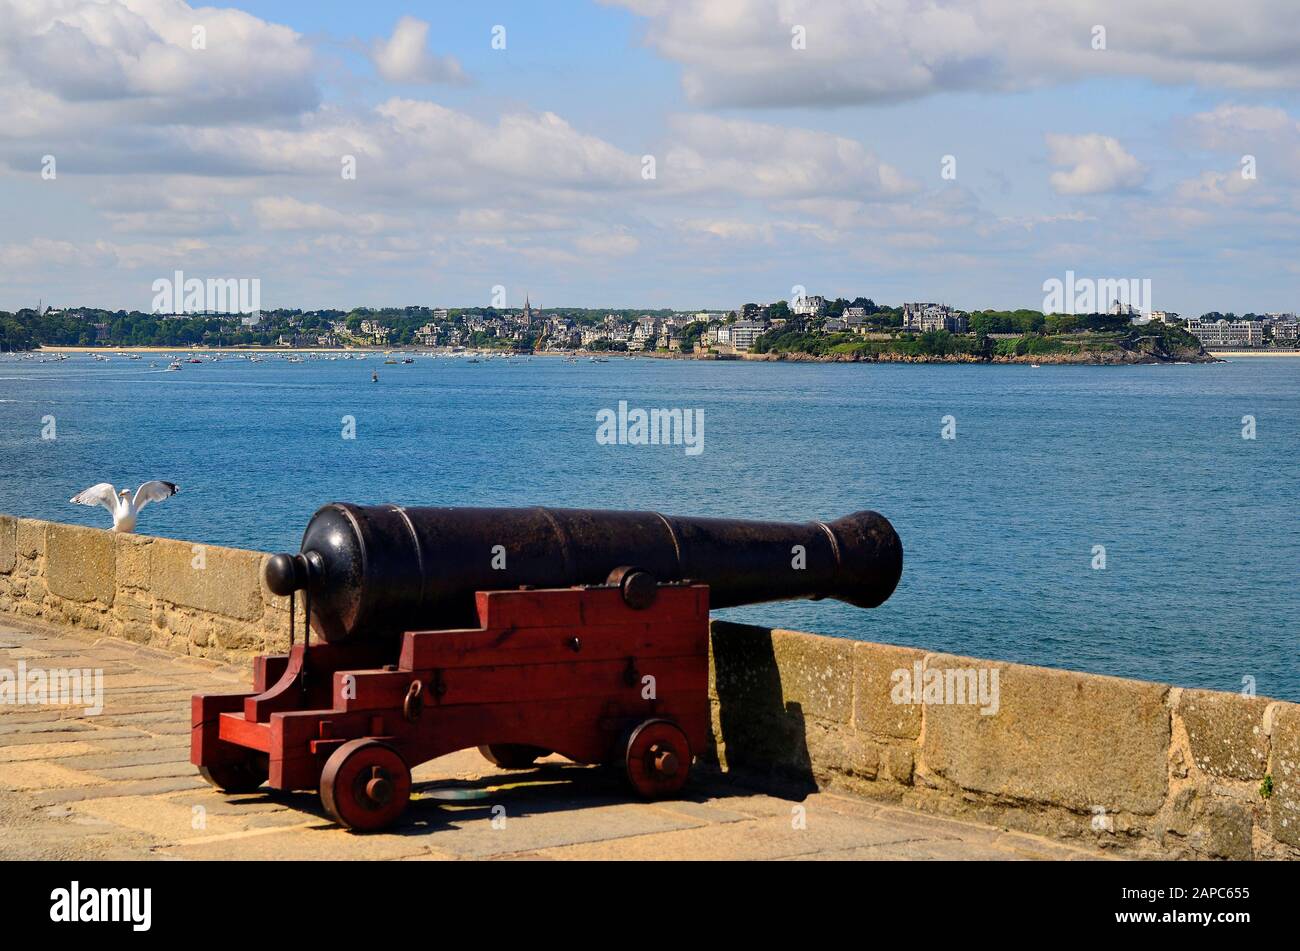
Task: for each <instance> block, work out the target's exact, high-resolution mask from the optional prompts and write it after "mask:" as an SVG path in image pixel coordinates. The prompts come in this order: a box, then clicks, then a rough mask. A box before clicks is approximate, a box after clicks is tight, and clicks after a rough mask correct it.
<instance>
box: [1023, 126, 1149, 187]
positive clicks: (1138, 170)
mask: <svg viewBox="0 0 1300 951" xmlns="http://www.w3.org/2000/svg"><path fill="white" fill-rule="evenodd" d="M1046 138H1047V150H1048V158H1049V159H1050V161H1051V163H1052V164H1053V165H1066V166H1070V168H1069V169H1067V170H1066V171H1063V172H1053V173H1052V175H1051V179H1050V181H1051V183H1052V188H1054V189H1055V190H1056V192H1057V193H1058V194H1061V195H1097V194H1102V193H1105V192H1116V191H1130V190H1132V189H1135V188H1139V187H1141V185H1142V183H1143V182H1144V181H1146V177H1147V169H1146V166H1144V165H1143V164H1142V163H1141V162H1139V161H1138V160H1137V159H1136V158H1135V157H1133V156H1132V155H1131V154H1129V153H1128V152H1127V151H1125V150H1124V146H1122V145H1120V144H1119V141H1118V140H1117V139H1114V138H1112V137H1111V136H1108V135H1099V134H1097V133H1095V132H1094V133H1090V134H1087V135H1060V134H1055V133H1050V132H1049V133H1048V134H1047V136H1046Z"/></svg>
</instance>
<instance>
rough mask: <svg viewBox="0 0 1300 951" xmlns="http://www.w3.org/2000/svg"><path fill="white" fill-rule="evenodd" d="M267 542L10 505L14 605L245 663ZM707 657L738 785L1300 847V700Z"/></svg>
mask: <svg viewBox="0 0 1300 951" xmlns="http://www.w3.org/2000/svg"><path fill="white" fill-rule="evenodd" d="M266 557H267V556H266V555H265V554H262V553H260V552H253V551H241V550H237V549H230V548H218V547H215V546H210V545H200V544H195V543H191V542H182V541H174V540H170V539H164V538H150V537H147V536H143V535H117V534H114V533H112V532H107V531H102V530H100V529H93V528H83V527H80V526H74V525H62V524H58V523H53V522H41V521H35V520H32V519H16V518H12V517H9V516H0V613H7V614H12V615H17V616H19V617H26V618H33V619H39V620H43V621H46V622H50V623H54V624H60V625H67V626H69V627H71V628H75V629H80V630H83V631H87V632H93V633H97V634H99V635H103V636H112V637H119V638H123V639H125V640H129V641H134V642H137V643H141V644H148V645H152V646H154V647H160V648H164V649H166V650H169V651H173V652H175V653H178V654H186V655H190V656H195V657H203V658H208V659H210V660H213V661H218V662H227V663H238V664H243V663H245V662H247V661H248V659H249V658H250V657H251V656H252V655H253V654H256V653H261V652H263V651H265V650H267V649H271V650H277V651H282V650H284V649H285V647H286V645H287V643H288V623H289V619H288V601H287V599H284V598H276V597H273V596H271V595H270V594H269V593H268V592H266V591H265V590H264V588H263V587H262V584H261V566H262V563H263V560H264V559H265V558H266ZM710 670H711V673H710V684H709V692H710V700H711V704H712V708H713V734H714V739H715V747H714V749H713V750H710V751H708V753H709V754H710V756H711V757H712V758H713V759H714V760H715V761H716V763H717V765H718V767H719V768H720V769H722V770H723V771H725V772H727V773H730V774H732V775H733V776H734V777H735V778H736V779H737V780H739V781H741V782H753V783H758V784H762V785H764V786H766V787H769V788H771V787H775V786H780V787H787V788H790V789H791V790H793V791H795V792H798V790H799V789H800V788H802V789H812V788H813V787H817V788H831V789H837V790H841V791H844V792H849V793H853V794H856V795H861V796H866V797H869V798H873V799H880V800H886V801H890V802H895V803H898V804H901V805H904V806H908V807H911V808H916V809H920V810H924V811H928V812H934V813H940V814H946V815H954V816H960V817H963V818H968V819H977V820H981V821H984V822H987V823H990V824H992V825H997V826H1003V827H1006V828H1011V829H1018V830H1022V831H1026V832H1032V833H1038V834H1043V835H1049V836H1053V837H1055V838H1061V839H1068V840H1072V841H1077V842H1081V843H1088V844H1094V845H1099V846H1101V847H1103V848H1109V849H1114V850H1115V851H1116V852H1117V853H1120V854H1128V855H1135V856H1148V855H1149V856H1153V857H1157V856H1160V857H1185V858H1236V859H1246V858H1300V705H1297V704H1294V703H1286V702H1279V701H1271V700H1267V699H1265V698H1260V697H1245V696H1239V695H1237V694H1228V693H1217V692H1214V691H1206V690H1191V689H1184V688H1179V687H1170V686H1167V685H1164V684H1154V683H1145V682H1142V681H1136V680H1123V679H1119V678H1115V677H1102V676H1097V675H1093V674H1085V673H1074V672H1069V671H1061V670H1050V669H1046V668H1042V667H1029V666H1025V665H1021V664H1008V663H1001V662H998V661H989V660H977V659H973V658H966V657H954V656H950V655H945V654H934V653H927V652H926V651H923V650H915V649H912V648H905V647H893V646H888V645H884V644H873V643H866V642H861V641H852V640H847V639H843V638H834V637H823V636H819V635H815V634H803V633H798V632H794V631H783V630H769V629H767V628H762V627H751V626H747V625H738V624H731V623H727V622H723V621H715V622H714V623H713V638H712V657H711V667H710ZM995 671H996V675H997V676H996V686H997V690H996V702H995V703H993V702H985V703H981V702H980V701H981V697H980V696H979V691H978V684H977V682H978V678H979V676H980V673H981V672H982V674H983V676H984V678H985V681H984V685H985V687H986V688H989V690H991V688H992V685H993V682H994V681H993V672H995ZM918 672H919V674H920V681H921V684H922V690H921V692H920V695H919V697H912V696H911V695H909V694H908V693H906V692H904V691H902V685H903V683H904V682H906V681H908V680H910V679H915V678H916V675H917V674H918ZM954 672H955V673H954ZM967 677H969V679H963V678H967ZM927 683H930V684H931V685H933V684H935V683H938V684H939V685H940V686H941V687H942V688H943V689H940V690H938V692H937V693H935V694H934V695H928V694H927V693H926V690H925V686H926V684H927ZM964 683H965V684H967V685H968V686H970V687H972V688H975V689H973V690H972V691H971V692H970V693H968V694H967V695H964V696H963V695H962V694H961V693H960V691H956V692H954V689H950V688H958V687H961V686H962V684H964ZM982 699H983V700H986V701H988V700H992V699H993V696H992V694H989V695H988V696H985V697H984V698H982ZM913 700H916V701H917V702H911V701H913ZM972 700H973V701H975V702H970V701H972ZM954 701H955V702H954ZM963 701H964V702H963ZM982 711H987V712H982Z"/></svg>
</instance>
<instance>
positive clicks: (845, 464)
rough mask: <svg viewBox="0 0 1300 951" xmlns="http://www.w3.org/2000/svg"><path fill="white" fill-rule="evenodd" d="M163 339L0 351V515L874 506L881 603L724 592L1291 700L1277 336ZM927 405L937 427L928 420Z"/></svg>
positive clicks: (1294, 689) (281, 542)
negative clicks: (694, 442)
mask: <svg viewBox="0 0 1300 951" xmlns="http://www.w3.org/2000/svg"><path fill="white" fill-rule="evenodd" d="M151 361H152V362H156V363H157V364H158V366H157V368H150V362H151ZM166 366H167V360H166V359H165V358H163V357H150V356H145V357H144V359H142V360H136V361H128V360H127V359H126V358H125V357H119V356H113V357H112V358H111V359H110V360H109V361H108V362H97V361H95V360H93V359H92V358H91V357H90V356H88V355H85V354H78V355H75V356H73V357H72V358H71V359H69V360H66V361H63V362H60V363H41V362H37V361H36V360H30V359H28V360H20V359H18V358H15V357H9V356H6V357H2V358H0V512H7V513H12V514H17V515H21V516H29V517H35V518H44V519H54V520H59V521H65V522H80V523H83V524H87V525H106V524H108V513H107V512H105V511H103V510H102V509H89V508H84V507H81V506H76V505H71V504H69V503H68V501H67V500H68V499H69V498H70V497H71V496H72V495H74V494H75V493H76V492H78V491H80V490H81V489H83V488H85V487H87V486H89V485H91V484H93V483H96V482H100V481H111V482H114V483H116V484H117V485H118V487H119V488H121V487H123V486H128V485H129V486H131V487H134V486H135V485H136V484H137V483H139V482H140V481H143V480H145V479H151V478H161V479H168V480H171V481H174V482H177V483H179V484H180V485H181V486H182V492H181V494H180V495H179V496H177V497H176V498H174V499H171V500H168V501H167V502H164V503H161V504H158V505H154V506H151V507H150V508H148V509H146V510H145V512H144V513H143V514H142V516H141V519H140V525H139V530H140V531H142V532H147V533H151V534H157V535H164V536H171V537H177V538H187V539H195V540H200V541H204V542H208V543H212V544H221V545H230V546H237V547H244V548H254V549H260V550H268V551H274V550H284V549H295V550H296V548H297V546H298V542H299V539H300V537H301V533H302V529H303V527H304V526H305V524H306V522H307V520H308V519H309V518H310V516H311V514H312V512H313V511H314V510H315V509H316V508H317V507H318V506H320V505H321V504H322V503H325V502H329V501H333V500H346V501H355V502H398V503H408V504H436V505H502V506H518V505H555V506H581V507H595V508H631V509H657V510H660V511H663V512H668V513H672V514H679V515H715V516H729V517H741V518H777V519H806V518H831V517H835V516H839V515H843V514H846V513H848V512H851V511H855V510H857V509H863V508H873V509H876V510H878V511H880V512H882V513H884V514H885V515H886V516H888V517H889V518H890V520H891V521H892V522H893V524H894V526H895V527H896V528H897V530H898V532H899V534H900V535H901V537H902V539H903V544H904V548H905V551H906V559H905V566H904V572H903V580H902V582H901V584H900V585H899V588H898V591H897V592H896V593H895V595H894V596H893V598H892V599H891V600H890V601H889V602H887V603H886V604H885V605H884V606H883V607H881V608H879V609H877V610H874V611H862V610H859V609H856V608H851V607H848V606H846V605H842V604H838V603H834V602H829V601H824V602H819V603H812V602H796V603H786V604H773V605H764V606H759V607H753V608H745V609H738V610H734V611H729V612H724V613H725V614H726V616H729V617H733V618H737V619H742V620H749V621H754V622H758V623H764V624H769V625H773V626H782V627H790V628H796V629H802V630H809V631H818V632H822V633H827V634H834V635H839V636H842V637H849V638H859V639H864V640H871V641H881V642H886V643H893V644H903V645H909V646H914V647H923V648H927V649H931V650H940V651H950V652H955V653H960V654H966V655H970V656H975V657H984V658H996V659H1003V660H1012V661H1021V662H1026V663H1032V664H1042V665H1047V666H1052V667H1062V668H1069V669H1075V670H1087V671H1093V672H1099V673H1108V674H1115V675H1119V676H1125V677H1139V678H1143V679H1149V680H1158V681H1164V682H1170V683H1174V684H1179V685H1184V686H1196V687H1208V688H1214V689H1219V690H1233V691H1238V690H1241V689H1242V688H1243V684H1245V683H1247V682H1248V681H1247V680H1246V678H1253V682H1254V685H1255V689H1256V690H1257V691H1258V693H1259V694H1260V695H1265V696H1273V697H1280V698H1286V699H1291V700H1300V575H1298V573H1297V568H1298V566H1300V534H1298V533H1297V527H1298V519H1297V515H1298V513H1300V465H1297V463H1298V462H1300V359H1286V358H1278V359H1266V358H1253V359H1240V360H1236V361H1232V362H1228V363H1224V364H1218V365H1208V366H1181V365H1180V366H1141V367H1078V366H1064V367H1053V366H1044V367H1042V368H1041V369H1034V368H1031V367H1028V366H1023V365H1021V366H968V365H939V366H936V365H915V366H909V365H892V364H886V365H875V364H834V365H821V364H754V363H739V362H722V363H718V362H695V361H666V360H654V359H645V358H642V359H637V360H624V359H621V358H614V359H611V360H610V361H609V362H608V363H591V362H589V361H586V360H583V361H581V362H579V363H576V364H573V363H567V362H565V361H564V360H561V359H558V358H543V357H534V358H531V359H522V358H516V359H512V360H510V361H509V362H506V361H504V360H500V359H494V360H489V361H485V362H482V363H470V362H468V361H467V360H463V359H449V358H433V357H429V356H424V355H421V356H418V357H417V358H416V362H415V363H413V364H410V365H396V366H394V365H384V364H383V360H382V358H381V357H378V356H375V355H372V356H371V357H370V358H369V359H367V360H365V361H358V360H343V359H336V360H326V359H304V361H303V362H301V363H291V362H288V361H286V360H284V359H282V358H281V357H280V356H278V355H268V356H267V357H266V358H265V359H264V361H263V362H261V363H251V362H249V361H247V360H245V359H241V358H237V357H232V356H226V357H223V358H222V359H221V360H220V362H216V363H210V362H209V363H203V364H190V365H186V366H185V367H184V369H183V370H181V371H179V372H172V373H168V372H165V368H166ZM372 371H377V372H378V374H379V382H377V383H372V382H371V373H372ZM623 400H625V401H627V403H628V405H629V407H631V408H636V407H643V408H647V409H649V408H652V407H679V408H683V409H688V410H694V409H701V410H703V418H704V442H703V447H704V449H703V452H702V453H700V454H699V455H688V454H687V453H686V452H685V451H684V448H685V447H683V446H629V445H601V444H598V442H597V440H596V438H595V434H596V428H597V424H596V417H597V413H598V412H599V411H600V410H602V409H616V408H617V406H618V404H619V401H623ZM48 416H52V417H53V418H54V425H55V427H56V435H57V438H55V439H53V440H43V439H42V438H41V434H42V428H43V418H44V417H48ZM946 416H951V417H953V418H954V421H955V422H954V425H955V435H956V438H955V439H943V438H941V430H942V429H943V428H944V422H943V418H944V417H946ZM1245 416H1251V417H1253V418H1254V421H1255V427H1256V431H1255V438H1254V439H1243V438H1242V432H1243V417H1245ZM344 417H351V418H352V419H353V420H354V421H355V435H356V438H355V439H344V438H342V436H343V432H344V429H345V426H346V421H345V419H344ZM1095 546H1104V549H1105V567H1104V569H1097V568H1094V567H1093V566H1094V564H1096V563H1097V562H1098V558H1097V554H1096V552H1097V551H1098V550H1097V549H1096V547H1095Z"/></svg>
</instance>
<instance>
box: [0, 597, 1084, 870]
mask: <svg viewBox="0 0 1300 951" xmlns="http://www.w3.org/2000/svg"><path fill="white" fill-rule="evenodd" d="M97 637H98V636H97V635H96V636H94V637H92V636H89V635H88V636H86V637H82V636H80V635H79V634H78V633H77V632H74V631H70V630H68V629H62V628H53V627H50V626H46V625H39V624H36V623H31V622H27V621H20V620H17V619H12V618H11V617H9V616H0V668H5V669H11V670H13V669H16V667H17V664H18V661H19V660H23V661H26V662H27V663H28V664H29V666H30V665H32V664H34V663H38V662H39V663H44V664H48V665H49V666H51V667H53V666H59V667H76V668H90V669H95V670H103V671H105V676H104V704H105V706H104V710H103V712H102V713H100V714H99V715H96V716H87V715H86V714H85V713H84V709H83V708H82V707H81V706H75V707H57V706H40V707H33V706H12V705H6V706H0V858H42V859H154V860H159V859H168V860H175V859H182V860H184V859H219V860H264V859H398V860H439V861H440V860H456V859H520V860H528V859H533V860H574V859H620V860H626V859H739V858H744V859H791V860H802V859H824V860H855V859H856V860H862V859H868V860H879V859H898V860H941V859H1007V860H1015V859H1078V858H1089V859H1091V858H1107V857H1108V856H1106V855H1104V854H1103V853H1101V852H1100V851H1098V850H1089V849H1085V848H1079V847H1074V846H1071V845H1067V844H1062V843H1059V842H1053V841H1050V840H1047V839H1041V838H1038V837H1035V836H1029V835H1024V834H1021V833H1014V832H1007V831H1005V830H1002V829H997V828H994V827H991V826H985V825H980V824H977V823H968V822H962V821H960V820H956V819H950V818H943V817H938V816H931V815H927V814H924V813H920V812H913V811H911V810H908V809H905V808H901V807H898V806H892V805H886V804H883V803H877V802H871V801H868V800H865V799H861V798H856V797H853V796H848V795H842V794H838V793H828V792H815V793H813V794H811V795H801V796H800V797H799V798H798V799H786V798H781V797H780V796H777V795H770V794H767V793H765V792H759V791H754V790H752V789H747V788H745V787H743V786H740V785H736V784H733V783H731V782H729V781H728V780H727V779H726V778H725V777H721V778H720V777H718V776H716V775H713V774H709V773H708V772H706V771H697V776H696V777H695V778H694V779H693V780H692V783H691V785H690V786H688V787H687V789H686V791H685V793H684V795H683V797H682V798H681V799H679V800H675V801H669V802H656V803H646V802H641V801H637V800H635V799H633V798H632V797H631V796H629V794H628V792H627V790H626V788H625V787H624V785H623V783H622V781H621V780H620V778H619V777H618V776H617V775H616V774H615V773H614V772H612V771H610V770H606V769H602V768H599V767H584V766H577V765H574V764H572V763H567V762H565V761H563V760H562V759H560V758H559V757H550V758H548V759H547V760H545V761H543V762H542V763H540V764H539V765H538V766H537V768H534V769H530V770H525V771H516V772H509V771H503V770H500V769H498V768H496V767H495V766H493V765H492V764H490V763H488V762H487V761H486V760H484V759H483V758H482V757H481V756H479V755H478V753H477V752H475V751H473V750H464V751H461V752H459V753H455V754H452V755H451V756H446V757H443V758H441V759H439V760H437V761H435V762H433V763H426V764H423V765H422V766H420V767H419V768H418V769H416V770H415V773H414V777H413V779H414V795H413V798H412V803H411V807H410V809H409V810H408V811H407V814H406V815H405V816H404V818H403V821H402V823H401V824H400V825H399V826H398V827H397V828H395V829H393V830H392V831H390V832H388V833H384V834H379V835H354V834H352V833H349V832H346V831H344V830H342V829H340V828H338V827H337V826H336V825H334V824H333V822H331V821H330V820H329V817H328V816H327V815H326V814H325V812H324V809H323V808H322V806H321V804H320V800H319V798H318V797H317V796H315V795H314V794H309V793H292V794H281V793H276V792H274V791H272V790H265V789H264V790H260V791H258V792H256V793H252V794H247V795H240V796H231V795H225V794H222V793H220V792H218V791H217V790H215V789H213V788H212V787H210V786H208V785H207V784H206V783H204V782H203V781H202V779H201V778H200V777H199V776H198V775H197V772H196V771H195V770H194V768H193V767H192V766H191V765H190V764H189V732H190V728H189V716H190V705H189V697H190V695H191V694H193V693H197V692H216V693H234V692H236V691H238V690H240V689H245V688H244V687H243V685H242V684H241V683H240V681H239V680H238V678H237V677H235V676H234V675H233V673H232V671H231V670H230V669H229V668H221V667H216V666H214V665H212V664H210V663H201V662H191V661H190V660H189V659H187V658H184V657H179V656H174V655H169V654H163V653H160V652H158V651H156V650H151V649H147V648H142V647H140V646H139V645H132V644H128V643H125V642H116V641H113V640H111V639H105V638H98V639H96V638H97Z"/></svg>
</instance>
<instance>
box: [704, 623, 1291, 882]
mask: <svg viewBox="0 0 1300 951" xmlns="http://www.w3.org/2000/svg"><path fill="white" fill-rule="evenodd" d="M712 653H713V656H712V658H711V661H712V663H711V677H710V686H709V690H710V699H711V702H712V706H713V733H714V737H715V739H716V743H717V748H716V751H715V753H716V757H717V760H718V762H719V764H720V765H721V767H722V768H723V769H725V770H727V771H730V772H733V773H735V774H736V776H737V778H738V779H740V780H742V781H749V780H756V781H758V782H761V783H763V784H770V783H773V782H775V783H785V784H789V785H791V786H793V787H796V788H797V787H798V786H800V785H803V786H806V787H808V788H812V787H814V786H815V787H817V788H823V789H825V788H832V789H839V790H842V791H845V792H851V793H854V794H857V795H862V796H866V797H870V798H872V799H881V800H886V801H890V802H894V803H898V804H900V805H903V806H906V807H910V808H915V809H920V810H924V811H927V812H935V813H941V814H946V815H953V816H960V817H963V818H967V819H976V820H980V821H983V822H987V823H989V824H991V825H997V826H1003V827H1006V828H1011V829H1017V830H1021V831H1025V832H1031V833H1037V834H1040V835H1049V836H1052V837H1054V838H1058V839H1068V840H1073V841H1076V842H1079V843H1084V844H1092V845H1096V846H1100V847H1102V848H1106V849H1114V850H1115V851H1116V853H1117V854H1127V855H1132V856H1150V857H1164V858H1171V857H1172V858H1231V859H1250V858H1256V859H1283V858H1286V859H1296V858H1300V705H1297V704H1294V703H1287V702H1282V701H1272V700H1268V699H1265V698H1262V697H1246V696H1241V695H1238V694H1231V693H1219V692H1216V691H1210V690H1192V689H1185V688H1180V687H1170V686H1167V685H1165V684H1155V683H1146V682H1143V681H1138V680H1124V679H1121V678H1118V677H1103V676H1099V675H1096V674H1086V673H1075V672H1071V671H1063V670H1052V669H1048V668H1044V667H1030V666H1026V665H1022V664H1008V663H1002V662H998V661H989V660H978V659H975V658H969V657H954V656H951V655H946V654H935V653H927V652H926V651H923V650H914V649H911V648H905V647H892V646H888V645H884V644H872V643H866V642H862V641H850V640H845V639H841V638H831V637H823V636H819V635H816V634H804V633H800V632H796V631H783V630H769V629H767V628H762V627H752V626H749V625H740V624H731V623H727V622H723V621H714V622H713V652H712ZM918 669H919V670H920V671H921V672H922V678H921V680H922V682H923V683H926V682H933V683H938V682H940V681H943V682H947V676H948V674H949V673H950V672H953V671H956V672H958V675H957V676H956V677H954V682H960V680H961V675H963V674H965V672H979V671H984V673H985V675H986V682H988V683H991V682H992V676H991V673H992V671H994V670H996V671H997V672H998V673H997V687H998V689H997V703H996V705H994V704H984V705H982V706H981V705H980V703H979V702H978V699H979V698H978V697H977V698H976V702H975V703H970V702H965V703H963V702H952V701H953V700H954V699H957V700H961V699H962V698H961V696H960V694H955V693H954V692H951V691H944V692H943V694H942V696H940V695H939V694H937V693H936V695H935V696H933V697H927V696H926V694H925V693H924V692H923V693H922V696H921V698H920V700H921V702H919V703H913V702H908V701H910V700H911V699H912V698H911V696H910V695H908V694H906V693H904V692H903V691H902V687H901V684H903V683H904V682H906V681H907V680H909V679H914V676H915V672H916V671H917V670H918ZM967 676H968V675H967ZM965 699H966V700H970V699H971V697H970V695H969V694H967V696H966V697H965ZM899 701H902V702H899ZM994 706H996V709H993V708H994ZM983 710H988V711H989V712H987V713H985V712H982V711H983Z"/></svg>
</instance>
